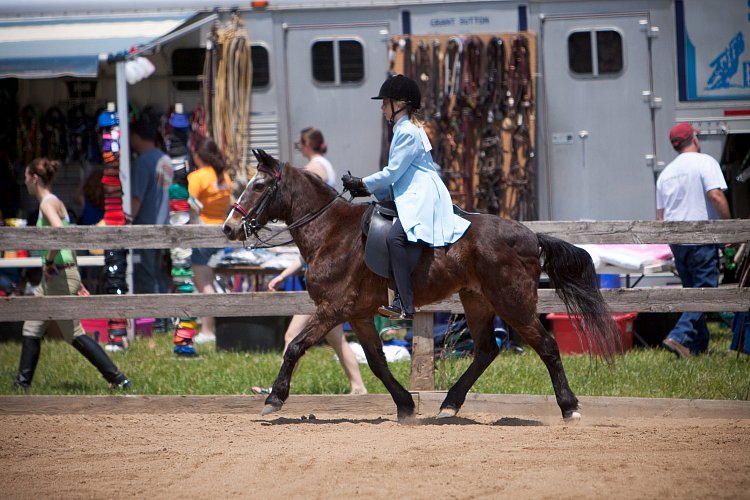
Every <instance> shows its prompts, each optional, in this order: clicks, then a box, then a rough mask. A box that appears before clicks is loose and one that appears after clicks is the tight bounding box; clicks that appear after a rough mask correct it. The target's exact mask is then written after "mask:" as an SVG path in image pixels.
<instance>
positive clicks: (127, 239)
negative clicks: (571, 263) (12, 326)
mask: <svg viewBox="0 0 750 500" xmlns="http://www.w3.org/2000/svg"><path fill="white" fill-rule="evenodd" d="M524 224H525V225H526V226H528V227H529V228H530V229H531V230H533V231H534V232H537V233H545V234H549V235H552V236H556V237H558V238H560V239H563V240H566V241H569V242H571V243H594V244H607V243H717V244H721V243H739V242H745V241H750V220H747V219H734V220H722V221H696V222H657V221H596V222H557V221H552V222H525V223H524ZM281 229H283V226H276V227H270V228H269V233H268V234H269V235H270V234H271V232H270V231H275V230H281ZM288 239H289V235H288V233H286V232H282V233H280V234H278V235H276V236H273V237H272V238H270V242H272V243H280V242H282V241H286V240H288ZM217 246H233V247H238V246H241V243H238V242H229V241H228V240H226V238H225V237H224V235H223V234H222V233H221V228H220V227H219V226H201V225H187V226H117V227H106V226H105V227H101V226H72V227H67V228H49V227H44V228H37V227H29V228H11V227H0V250H46V249H50V248H73V249H77V250H84V249H86V250H90V249H97V248H106V249H111V250H114V249H124V248H174V247H187V248H212V247H217ZM602 293H603V295H604V298H605V299H606V301H607V303H608V304H609V306H610V308H611V309H612V310H613V311H615V312H618V311H620V312H626V311H628V312H629V311H635V312H675V311H719V312H721V311H747V310H749V309H750V289H747V288H744V289H743V288H737V287H720V288H713V289H683V288H634V289H608V290H602ZM563 309H564V308H563V305H562V301H560V299H559V298H558V297H557V296H556V295H555V293H554V290H549V289H541V290H539V304H538V307H537V311H538V312H539V313H547V312H560V311H562V310H563ZM313 310H314V305H313V303H312V301H311V300H310V298H309V296H308V295H307V293H305V292H281V293H272V292H253V293H231V294H216V295H200V294H192V295H182V294H153V295H125V296H116V295H96V296H90V297H3V298H0V321H19V320H26V319H39V320H41V319H85V318H101V317H125V318H137V317H166V316H175V317H177V316H204V315H211V316H217V317H231V316H289V315H292V314H297V313H303V314H304V313H310V312H312V311H313ZM438 311H452V312H462V311H463V308H462V306H461V303H460V301H459V300H458V298H457V296H454V297H452V298H450V299H448V300H444V301H441V302H438V303H434V304H430V305H429V306H425V307H423V308H421V309H420V312H418V313H417V315H416V316H415V319H414V323H413V332H414V343H413V346H412V374H411V381H410V388H411V389H412V390H432V389H433V388H434V378H433V340H432V336H433V318H432V312H438Z"/></svg>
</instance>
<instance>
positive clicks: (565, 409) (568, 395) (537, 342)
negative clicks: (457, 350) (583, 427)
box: [508, 315, 581, 420]
mask: <svg viewBox="0 0 750 500" xmlns="http://www.w3.org/2000/svg"><path fill="white" fill-rule="evenodd" d="M508 323H510V325H511V326H512V327H513V328H515V329H516V331H517V332H518V333H519V334H520V335H521V337H523V339H524V340H525V341H526V343H527V344H529V345H530V346H531V348H532V349H534V350H535V351H536V353H537V354H538V355H539V357H540V358H541V360H542V362H543V363H544V365H545V366H546V367H547V371H548V372H549V375H550V378H551V379H552V388H553V389H554V391H555V398H556V399H557V405H558V406H559V407H560V411H561V412H562V416H563V418H564V419H565V420H578V419H580V418H581V413H580V411H579V406H578V398H576V396H575V394H573V391H572V390H571V388H570V385H569V384H568V377H567V376H566V375H565V369H564V368H563V364H562V359H561V358H560V350H559V349H558V347H557V342H555V339H553V338H552V336H551V335H550V334H549V333H547V330H545V329H544V326H542V323H541V322H540V321H539V318H537V317H536V316H535V315H534V316H533V318H532V319H531V320H530V321H528V322H527V323H526V324H522V325H518V324H514V322H513V321H511V320H508Z"/></svg>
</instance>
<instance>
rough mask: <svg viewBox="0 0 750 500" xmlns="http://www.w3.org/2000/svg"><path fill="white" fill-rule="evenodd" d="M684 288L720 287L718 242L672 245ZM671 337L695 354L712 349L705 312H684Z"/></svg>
mask: <svg viewBox="0 0 750 500" xmlns="http://www.w3.org/2000/svg"><path fill="white" fill-rule="evenodd" d="M669 247H670V248H671V249H672V255H674V264H675V267H676V268H677V273H678V274H679V275H680V280H681V281H682V286H683V287H684V288H716V287H717V286H719V253H718V248H717V247H716V245H669ZM667 337H668V338H670V339H672V340H674V341H675V342H679V343H680V344H682V345H684V346H685V347H687V348H688V349H690V352H692V353H693V354H698V353H702V352H706V351H707V350H708V326H706V315H705V313H702V312H684V313H682V316H680V319H679V320H678V321H677V324H676V325H675V326H674V328H672V331H671V332H669V335H668V336H667Z"/></svg>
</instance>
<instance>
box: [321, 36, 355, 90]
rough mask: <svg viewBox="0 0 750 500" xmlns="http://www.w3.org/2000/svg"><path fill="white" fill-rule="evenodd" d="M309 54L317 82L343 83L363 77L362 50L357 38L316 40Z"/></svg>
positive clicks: (352, 81)
mask: <svg viewBox="0 0 750 500" xmlns="http://www.w3.org/2000/svg"><path fill="white" fill-rule="evenodd" d="M311 55H312V74H313V79H314V80H315V81H317V82H319V83H332V84H345V83H356V82H361V81H362V80H363V79H364V76H365V63H364V50H363V48H362V44H361V43H360V42H359V41H357V40H321V41H317V42H315V43H313V45H312V51H311Z"/></svg>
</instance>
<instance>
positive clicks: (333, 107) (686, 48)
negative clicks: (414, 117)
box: [0, 0, 750, 220]
mask: <svg viewBox="0 0 750 500" xmlns="http://www.w3.org/2000/svg"><path fill="white" fill-rule="evenodd" d="M172 14H175V15H177V16H178V17H179V19H183V20H184V24H181V23H177V25H176V26H175V28H174V30H173V32H177V33H178V34H179V35H180V36H172V37H169V38H168V39H165V41H163V42H159V43H156V44H155V48H156V50H154V51H153V53H151V54H149V55H148V58H149V59H150V61H151V62H152V63H153V64H154V65H155V67H156V71H155V74H154V75H153V76H151V77H150V78H148V79H146V80H143V81H142V82H140V83H137V84H134V85H130V86H129V88H128V89H127V94H128V98H129V100H130V102H132V103H134V104H135V105H137V106H141V107H143V106H146V105H152V106H155V107H161V109H163V110H166V109H168V108H169V107H170V106H171V105H173V104H174V103H177V102H180V103H183V104H184V106H185V107H186V108H187V109H191V108H193V107H195V106H198V105H199V104H200V103H201V102H202V94H201V91H200V83H201V82H200V79H201V77H200V75H201V74H202V73H201V71H202V67H203V57H205V52H206V50H205V49H206V45H207V41H208V40H209V39H210V33H211V29H212V28H211V23H203V24H199V25H195V26H196V27H195V29H193V30H190V29H184V30H183V31H184V34H181V33H182V32H181V31H180V30H181V29H182V28H183V27H184V26H187V25H189V24H190V23H191V22H192V21H194V20H196V19H201V18H203V19H205V18H206V17H207V16H208V15H214V16H216V18H217V19H219V20H220V21H223V22H227V21H228V20H229V19H230V18H231V17H232V16H234V15H236V16H239V19H240V20H241V22H242V24H243V25H244V27H245V28H246V30H247V33H248V34H249V38H250V45H251V49H252V51H251V52H252V63H253V75H254V77H253V83H252V88H251V99H250V119H249V121H248V125H247V129H246V130H238V131H237V133H238V134H246V136H247V137H248V138H249V140H248V144H247V146H246V147H247V149H248V150H249V149H250V148H263V149H265V150H266V151H268V152H269V153H271V154H273V155H276V156H278V157H280V158H281V159H282V160H285V161H290V162H292V163H293V164H295V165H298V166H301V165H302V164H303V163H304V159H303V158H302V156H301V155H300V154H299V152H297V151H296V150H295V148H294V142H295V140H296V139H297V137H298V134H299V131H300V130H301V129H302V128H304V127H307V126H315V127H317V128H319V129H321V130H322V131H323V133H324V134H325V137H326V143H327V144H328V157H329V158H330V160H331V162H332V163H333V165H334V167H335V168H336V170H337V172H338V173H339V175H341V174H342V173H344V172H346V171H351V172H352V174H354V175H357V176H364V175H367V174H369V173H371V172H374V171H376V170H378V169H379V168H382V166H383V165H382V160H381V147H382V142H383V140H382V137H383V123H384V122H383V119H382V116H381V113H380V109H379V104H378V103H377V102H376V101H371V100H370V99H369V98H370V97H371V96H374V95H377V93H378V90H379V88H380V85H381V83H382V82H383V80H384V79H385V78H386V76H387V75H388V74H389V71H391V70H392V69H393V68H394V40H397V39H398V40H401V42H400V43H401V47H402V48H403V40H405V39H408V37H421V39H422V40H429V39H430V37H436V38H439V39H445V40H448V39H450V38H451V37H453V38H455V39H458V38H460V37H467V36H471V35H483V36H488V35H492V34H510V35H513V36H517V35H523V36H524V37H526V38H527V39H528V40H530V43H531V45H530V47H532V49H531V50H532V53H533V58H532V59H531V61H532V64H531V68H530V74H531V80H532V83H533V96H532V98H533V102H532V103H531V104H530V105H532V106H533V128H530V141H531V144H530V145H527V146H528V147H529V149H528V150H527V153H528V159H527V161H528V164H527V168H529V169H532V168H533V171H534V174H533V176H530V177H529V179H530V182H532V183H533V184H532V185H531V187H530V188H529V189H530V192H531V193H532V196H533V200H532V204H533V210H532V211H531V212H528V213H527V215H525V216H524V217H523V218H534V219H539V220H608V219H610V220H611V219H633V220H643V219H653V218H654V216H655V179H656V177H657V175H658V173H659V172H660V170H661V169H662V168H663V167H664V166H665V165H666V164H667V163H669V161H671V160H672V158H674V157H675V156H676V153H675V152H674V151H673V150H672V149H671V146H670V144H669V141H668V137H667V134H668V131H669V129H670V127H671V126H672V124H673V123H674V122H675V121H689V122H691V123H692V124H693V125H694V126H695V127H696V128H697V129H699V130H700V131H701V134H702V135H701V143H702V145H703V151H704V152H706V153H709V154H711V155H712V156H714V157H715V158H717V159H718V160H720V162H721V163H722V167H723V168H724V170H725V173H726V177H727V179H728V183H729V186H730V191H729V198H730V203H731V205H732V210H733V215H734V217H747V216H748V213H750V201H749V200H750V188H749V187H748V184H750V183H747V182H745V180H746V179H747V178H748V177H750V173H749V171H748V170H747V169H748V164H749V163H750V162H749V161H748V157H749V156H750V154H749V153H748V150H749V149H750V140H749V138H750V135H748V134H750V57H748V56H747V55H746V52H745V43H746V42H745V40H744V39H745V36H746V35H748V36H750V6H748V3H747V2H745V1H742V0H722V1H719V2H707V1H703V0H570V1H568V0H487V1H483V0H478V1H458V0H452V1H449V0H414V1H399V2H395V1H393V0H325V1H322V2H310V1H301V0H296V1H295V0H268V1H254V2H242V3H240V2H237V1H236V0H235V1H223V0H216V1H214V2H212V1H211V0H182V1H178V0H130V1H129V2H127V3H126V4H121V5H117V6H113V4H112V3H110V2H101V1H99V2H95V1H91V0H73V1H70V2H56V1H53V0H27V1H25V2H4V3H3V4H2V5H0V40H2V41H3V42H8V41H18V40H21V42H23V43H26V44H34V43H42V42H43V41H44V35H38V37H37V38H33V37H31V38H29V39H28V40H27V39H24V37H23V36H22V35H21V34H19V31H18V30H21V32H22V31H23V27H24V26H29V25H33V24H34V23H38V22H42V21H44V20H49V19H55V20H69V19H82V20H84V21H85V20H87V19H92V18H94V17H97V18H107V19H109V20H112V19H118V18H128V19H134V20H138V21H139V22H143V23H146V22H148V19H149V18H150V17H158V16H167V15H172ZM14 30H15V31H14ZM405 36H406V37H405ZM13 37H16V38H13ZM89 38H90V40H89V42H88V43H90V44H96V43H97V39H96V36H95V35H94V34H91V36H90V37H89ZM3 45H5V48H3ZM395 45H398V44H397V43H396V44H395ZM65 47H66V46H65V44H55V45H49V44H48V49H47V50H50V51H52V53H50V54H47V55H48V56H49V57H50V58H54V56H55V55H56V54H55V53H54V52H55V51H58V50H59V51H64V50H65ZM13 50H17V49H14V48H13V44H8V43H0V77H3V78H9V77H13V78H18V82H17V93H16V100H17V105H18V108H19V109H20V108H21V107H23V106H25V105H29V104H31V105H33V106H35V107H36V108H37V109H47V108H50V107H52V106H60V107H67V106H70V105H72V104H78V103H81V102H83V103H84V104H86V105H87V106H90V107H96V106H101V105H103V103H106V102H107V101H112V100H114V98H115V95H116V93H117V91H118V89H117V83H116V77H115V76H116V75H115V71H114V69H113V66H112V65H108V64H106V63H101V64H100V65H99V67H98V70H97V74H96V76H95V77H93V78H92V77H80V76H76V74H75V73H67V74H66V75H67V76H59V75H55V76H53V77H44V76H43V77H41V78H40V77H39V74H34V73H28V72H26V73H25V72H24V68H23V64H24V63H23V62H21V63H19V64H20V66H21V68H20V69H18V68H16V69H15V70H9V69H8V64H6V62H7V60H11V59H14V55H15V56H16V59H18V57H20V56H18V54H13V53H12V51H13ZM412 54H414V52H412ZM25 60H27V61H28V58H26V59H25ZM407 64H408V63H407ZM396 67H398V66H396ZM92 81H93V82H95V83H96V85H94V87H95V88H94V89H93V90H91V92H90V93H89V94H88V95H87V96H86V97H82V96H81V95H78V96H74V95H73V94H72V93H71V89H72V88H79V87H81V86H83V87H86V85H87V82H92ZM0 83H2V82H0ZM90 87H91V86H89V88H90ZM532 146H533V147H532ZM503 148H504V150H505V151H504V153H505V154H509V151H508V147H507V144H506V145H505V146H503ZM474 154H478V152H476V151H475V152H474ZM251 157H252V155H249V158H251ZM249 158H248V161H249ZM339 187H340V186H339ZM472 188H473V189H475V188H476V186H473V187H472Z"/></svg>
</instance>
